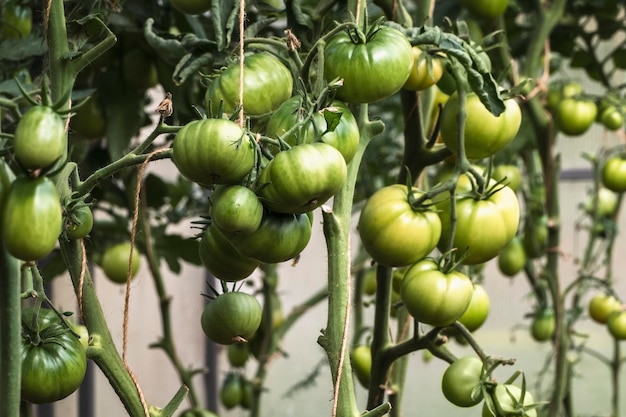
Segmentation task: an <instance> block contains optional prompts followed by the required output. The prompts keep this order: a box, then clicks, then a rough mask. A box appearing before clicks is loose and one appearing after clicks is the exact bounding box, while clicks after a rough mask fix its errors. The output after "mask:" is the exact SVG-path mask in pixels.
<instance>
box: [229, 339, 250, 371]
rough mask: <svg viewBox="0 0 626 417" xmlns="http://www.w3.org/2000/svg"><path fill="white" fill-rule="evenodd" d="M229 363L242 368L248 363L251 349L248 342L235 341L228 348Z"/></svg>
mask: <svg viewBox="0 0 626 417" xmlns="http://www.w3.org/2000/svg"><path fill="white" fill-rule="evenodd" d="M226 354H227V356H228V363H229V364H230V366H233V367H235V368H240V367H242V366H244V365H245V364H246V362H247V361H248V358H249V357H250V350H249V349H248V344H247V343H235V344H232V345H228V347H227V348H226Z"/></svg>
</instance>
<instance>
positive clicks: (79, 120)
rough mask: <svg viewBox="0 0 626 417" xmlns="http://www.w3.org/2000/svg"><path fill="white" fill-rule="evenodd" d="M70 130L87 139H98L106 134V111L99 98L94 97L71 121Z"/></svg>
mask: <svg viewBox="0 0 626 417" xmlns="http://www.w3.org/2000/svg"><path fill="white" fill-rule="evenodd" d="M70 129H72V130H73V131H75V132H76V133H78V134H79V135H80V136H82V137H85V138H87V139H97V138H101V137H102V136H104V134H105V133H106V119H105V116H104V109H103V107H102V104H100V101H99V100H98V97H97V96H92V97H91V98H89V100H87V102H86V103H85V104H83V105H82V106H81V107H80V108H79V109H78V110H77V111H76V114H75V115H74V116H72V118H71V119H70Z"/></svg>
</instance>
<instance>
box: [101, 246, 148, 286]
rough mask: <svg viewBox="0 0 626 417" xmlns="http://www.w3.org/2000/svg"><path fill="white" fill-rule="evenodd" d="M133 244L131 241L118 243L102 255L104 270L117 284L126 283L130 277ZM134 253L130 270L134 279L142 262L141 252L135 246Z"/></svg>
mask: <svg viewBox="0 0 626 417" xmlns="http://www.w3.org/2000/svg"><path fill="white" fill-rule="evenodd" d="M131 248H132V246H131V244H130V242H122V243H118V244H116V245H114V246H111V247H110V248H108V249H107V250H105V251H104V254H103V255H102V270H103V271H104V275H105V276H106V277H107V278H108V279H109V280H111V281H112V282H114V283H116V284H125V283H126V279H127V277H128V268H129V261H130V260H131V255H130V252H131ZM132 252H133V255H132V261H130V262H131V264H132V267H131V271H130V279H133V278H134V277H135V275H137V272H139V266H140V263H141V260H140V257H139V253H138V252H137V249H136V248H135V249H134V250H133V251H132Z"/></svg>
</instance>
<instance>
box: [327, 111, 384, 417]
mask: <svg viewBox="0 0 626 417" xmlns="http://www.w3.org/2000/svg"><path fill="white" fill-rule="evenodd" d="M367 109H368V106H367V105H361V106H360V108H359V115H358V123H359V127H360V133H361V139H360V142H359V147H358V150H357V152H356V155H355V156H354V158H353V160H352V162H350V164H349V166H348V175H347V177H346V181H345V183H344V185H343V187H342V188H341V189H340V190H339V192H337V194H335V197H334V203H333V209H332V210H331V209H330V208H328V207H323V210H322V214H323V218H324V236H325V238H326V246H327V253H328V322H327V325H326V330H325V332H324V334H323V335H322V336H320V338H319V343H320V345H321V346H322V347H323V348H324V349H325V350H326V354H327V356H328V362H329V364H330V371H331V376H332V380H333V384H334V388H335V395H336V397H335V406H334V410H333V416H339V417H356V416H358V415H359V414H360V413H359V411H358V408H357V405H356V399H355V396H354V384H353V381H352V367H351V364H350V360H349V358H348V354H347V349H348V345H349V343H348V340H347V339H348V337H347V336H348V332H347V326H348V317H349V306H350V303H351V298H350V289H351V288H350V286H351V280H350V261H351V259H350V230H351V228H350V224H351V218H352V200H353V197H354V187H355V184H356V178H357V174H358V169H359V164H360V161H361V159H362V157H363V153H364V152H365V148H366V147H367V145H368V143H369V141H370V140H371V138H372V137H374V136H375V135H377V134H379V133H381V132H382V130H383V129H384V125H383V124H382V122H380V121H374V122H370V121H369V118H368V115H367Z"/></svg>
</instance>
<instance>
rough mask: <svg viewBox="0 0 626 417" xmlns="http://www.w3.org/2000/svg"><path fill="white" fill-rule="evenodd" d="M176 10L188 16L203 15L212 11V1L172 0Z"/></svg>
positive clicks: (171, 2)
mask: <svg viewBox="0 0 626 417" xmlns="http://www.w3.org/2000/svg"><path fill="white" fill-rule="evenodd" d="M170 4H171V5H172V6H174V8H175V9H177V10H179V11H181V12H183V13H186V14H191V15H194V14H202V13H205V12H208V11H209V10H211V0H170Z"/></svg>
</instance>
